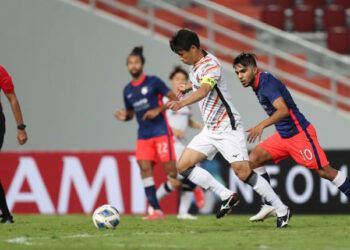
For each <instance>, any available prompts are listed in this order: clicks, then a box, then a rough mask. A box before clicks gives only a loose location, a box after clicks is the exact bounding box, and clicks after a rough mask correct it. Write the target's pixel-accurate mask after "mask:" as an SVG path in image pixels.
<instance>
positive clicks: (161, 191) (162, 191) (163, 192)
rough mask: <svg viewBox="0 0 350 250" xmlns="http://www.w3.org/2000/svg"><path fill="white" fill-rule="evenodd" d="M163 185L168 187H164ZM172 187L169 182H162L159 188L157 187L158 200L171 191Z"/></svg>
mask: <svg viewBox="0 0 350 250" xmlns="http://www.w3.org/2000/svg"><path fill="white" fill-rule="evenodd" d="M165 186H166V187H167V188H168V189H167V188H165ZM173 190H174V188H173V187H172V186H171V184H170V182H169V181H167V182H164V183H162V184H161V185H160V186H159V188H158V189H157V193H156V195H157V199H158V201H160V200H161V199H163V198H164V197H165V196H167V195H168V194H169V193H170V192H171V191H173Z"/></svg>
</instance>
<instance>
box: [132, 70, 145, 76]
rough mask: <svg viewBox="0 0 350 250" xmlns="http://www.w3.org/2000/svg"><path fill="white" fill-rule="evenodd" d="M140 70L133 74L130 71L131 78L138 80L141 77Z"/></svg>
mask: <svg viewBox="0 0 350 250" xmlns="http://www.w3.org/2000/svg"><path fill="white" fill-rule="evenodd" d="M142 73H143V72H142V69H141V70H138V71H135V72H131V71H130V75H131V76H132V77H133V78H138V77H139V76H140V75H142Z"/></svg>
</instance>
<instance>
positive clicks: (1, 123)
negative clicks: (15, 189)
mask: <svg viewBox="0 0 350 250" xmlns="http://www.w3.org/2000/svg"><path fill="white" fill-rule="evenodd" d="M4 135H5V116H4V114H3V112H2V109H1V107H0V151H1V148H2V144H3V142H4ZM0 210H1V212H2V214H1V217H2V218H1V223H13V222H14V221H13V217H12V215H11V213H10V211H9V209H8V207H7V202H6V196H5V191H4V188H3V186H2V184H1V180H0Z"/></svg>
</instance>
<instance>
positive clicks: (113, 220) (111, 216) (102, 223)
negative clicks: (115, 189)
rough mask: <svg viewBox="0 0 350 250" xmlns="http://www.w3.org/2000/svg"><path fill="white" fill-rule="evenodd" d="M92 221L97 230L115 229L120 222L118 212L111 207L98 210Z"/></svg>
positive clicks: (105, 206) (106, 206) (104, 206)
mask: <svg viewBox="0 0 350 250" xmlns="http://www.w3.org/2000/svg"><path fill="white" fill-rule="evenodd" d="M92 221H93V222H94V225H95V227H97V228H107V229H114V228H116V226H118V224H119V222H120V215H119V212H118V210H117V209H116V208H115V207H113V206H111V205H102V206H100V207H98V208H96V210H95V212H94V214H93V215H92Z"/></svg>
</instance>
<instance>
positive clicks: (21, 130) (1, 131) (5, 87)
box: [0, 65, 28, 224]
mask: <svg viewBox="0 0 350 250" xmlns="http://www.w3.org/2000/svg"><path fill="white" fill-rule="evenodd" d="M1 90H2V91H3V92H4V94H5V95H6V97H7V99H8V101H9V103H10V105H11V109H12V112H13V115H14V117H15V120H16V123H17V140H18V143H19V144H20V145H23V144H24V143H26V141H27V139H28V137H27V133H26V130H25V128H26V125H24V123H23V118H22V112H21V108H20V106H19V103H18V100H17V97H16V94H15V88H14V85H13V83H12V79H11V76H10V75H9V74H8V73H7V71H6V70H5V68H4V67H3V66H1V65H0V92H1ZM4 135H5V116H4V113H3V112H2V105H1V101H0V151H1V148H2V144H3V142H4ZM0 210H1V212H2V214H1V215H0V217H1V223H3V224H5V223H13V222H14V220H13V217H12V215H11V213H10V211H9V209H8V207H7V202H6V197H5V192H4V188H3V187H2V184H1V173H0Z"/></svg>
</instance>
